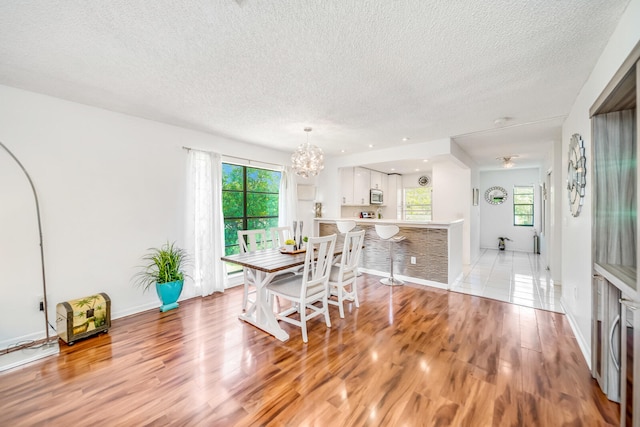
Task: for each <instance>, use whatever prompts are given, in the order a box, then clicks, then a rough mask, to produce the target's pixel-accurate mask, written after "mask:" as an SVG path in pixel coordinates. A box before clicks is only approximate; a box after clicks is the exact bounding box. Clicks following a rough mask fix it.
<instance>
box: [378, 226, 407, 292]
mask: <svg viewBox="0 0 640 427" xmlns="http://www.w3.org/2000/svg"><path fill="white" fill-rule="evenodd" d="M399 231H400V227H398V226H397V225H393V224H388V225H383V224H376V233H377V234H378V237H380V238H381V239H382V240H388V241H389V257H390V259H391V261H390V263H391V268H390V274H389V277H388V278H386V279H382V280H380V283H382V284H383V285H388V286H399V285H404V282H403V281H402V280H400V279H396V278H395V277H393V244H394V243H398V242H400V241H402V240H404V239H406V237H404V236H397V234H398V232H399Z"/></svg>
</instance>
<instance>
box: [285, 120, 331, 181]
mask: <svg viewBox="0 0 640 427" xmlns="http://www.w3.org/2000/svg"><path fill="white" fill-rule="evenodd" d="M311 130H312V129H311V128H304V131H305V132H306V133H307V142H306V143H304V144H300V145H298V148H297V149H296V151H294V152H293V154H292V155H291V163H292V168H293V171H294V172H295V173H296V175H299V176H301V177H304V178H309V177H311V176H316V175H318V174H319V173H320V171H321V170H322V169H324V153H323V152H322V149H321V148H319V147H317V146H315V145H311V144H309V132H311Z"/></svg>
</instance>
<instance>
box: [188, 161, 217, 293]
mask: <svg viewBox="0 0 640 427" xmlns="http://www.w3.org/2000/svg"><path fill="white" fill-rule="evenodd" d="M188 170H189V177H188V180H187V185H188V188H187V195H188V198H187V200H188V202H187V203H188V206H187V238H188V250H189V253H190V254H192V260H193V262H192V264H193V273H192V278H193V282H194V288H195V289H194V291H195V294H196V295H202V296H207V295H211V294H212V293H214V292H224V289H225V287H226V286H227V272H226V267H225V264H224V263H223V262H222V261H221V260H220V257H222V256H224V217H223V214H222V160H221V157H220V155H219V154H217V153H208V152H203V151H198V150H189V169H188Z"/></svg>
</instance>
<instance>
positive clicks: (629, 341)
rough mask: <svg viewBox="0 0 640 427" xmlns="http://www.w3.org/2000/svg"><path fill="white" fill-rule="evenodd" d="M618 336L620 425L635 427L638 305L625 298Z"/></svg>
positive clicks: (638, 421) (639, 403)
mask: <svg viewBox="0 0 640 427" xmlns="http://www.w3.org/2000/svg"><path fill="white" fill-rule="evenodd" d="M620 303H621V308H622V313H621V316H620V328H621V329H620V334H621V337H620V338H621V340H622V341H621V347H622V352H621V353H622V356H621V357H620V425H621V426H624V427H637V426H639V425H640V413H638V408H640V396H639V395H638V392H639V391H640V390H638V388H639V387H638V384H637V383H635V381H634V379H636V378H638V375H640V369H639V368H640V363H639V362H640V359H638V358H639V357H640V345H638V344H639V343H640V324H639V323H640V316H638V309H639V308H640V303H638V302H637V301H631V300H629V299H627V298H624V296H623V298H622V299H620Z"/></svg>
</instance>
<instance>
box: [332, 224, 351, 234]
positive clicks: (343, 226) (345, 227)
mask: <svg viewBox="0 0 640 427" xmlns="http://www.w3.org/2000/svg"><path fill="white" fill-rule="evenodd" d="M336 226H337V227H338V231H339V232H340V233H342V234H344V233H348V232H349V231H351V230H353V229H354V228H356V222H355V221H336Z"/></svg>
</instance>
